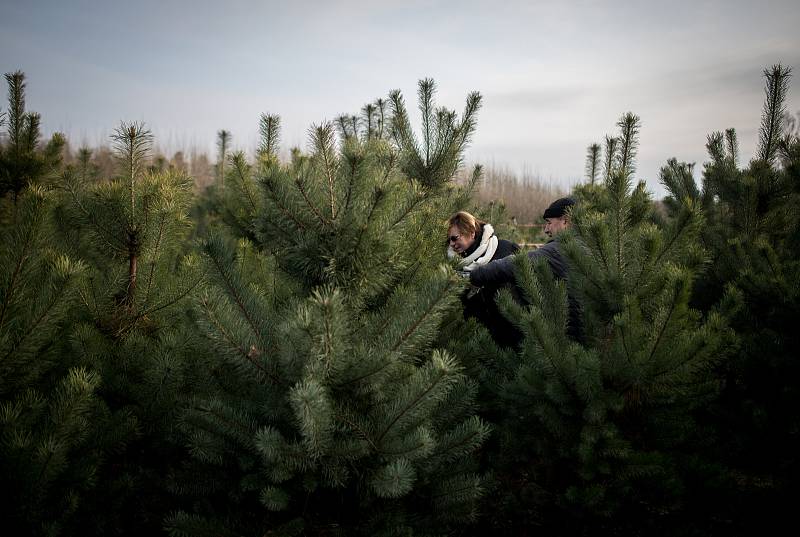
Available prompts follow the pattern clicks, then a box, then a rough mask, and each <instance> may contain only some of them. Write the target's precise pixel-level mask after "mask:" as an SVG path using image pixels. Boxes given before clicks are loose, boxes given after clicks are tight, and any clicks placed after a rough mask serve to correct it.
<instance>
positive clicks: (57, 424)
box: [0, 73, 133, 535]
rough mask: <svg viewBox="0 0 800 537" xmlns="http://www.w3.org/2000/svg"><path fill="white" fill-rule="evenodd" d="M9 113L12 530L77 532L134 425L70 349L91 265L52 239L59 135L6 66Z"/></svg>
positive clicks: (1, 219) (5, 149)
mask: <svg viewBox="0 0 800 537" xmlns="http://www.w3.org/2000/svg"><path fill="white" fill-rule="evenodd" d="M6 78H7V80H8V81H9V88H10V94H11V101H12V107H11V108H12V113H11V116H12V122H11V123H10V124H9V128H10V131H11V132H10V133H9V136H8V138H7V140H6V142H5V143H3V144H2V145H0V156H2V161H1V162H0V166H2V176H3V178H4V183H3V184H4V187H3V188H7V190H4V192H3V193H4V194H6V193H7V192H10V193H11V196H7V195H6V196H3V197H0V231H2V232H1V233H0V474H1V475H2V476H3V488H4V494H3V500H2V501H0V513H2V515H3V521H4V528H5V531H6V532H10V534H14V535H59V534H74V533H75V531H76V530H77V528H80V526H81V521H85V520H86V516H87V513H88V514H91V505H92V504H91V499H92V498H93V497H94V495H95V494H96V492H97V488H98V474H99V473H100V471H101V469H102V467H103V463H104V460H105V458H106V456H107V455H108V453H109V452H111V451H112V450H114V449H119V448H120V447H121V446H122V445H123V444H124V442H125V440H126V439H127V436H128V435H129V434H130V433H131V432H132V426H133V423H132V421H131V420H130V419H128V418H127V416H125V415H123V414H112V412H111V411H110V410H109V408H108V407H107V406H106V405H105V404H104V402H103V400H102V398H101V397H100V395H99V391H100V386H101V383H102V379H101V376H100V374H99V372H98V371H97V370H96V369H95V368H93V367H92V364H90V363H87V362H85V361H83V360H81V359H80V357H78V356H76V355H75V354H73V353H72V352H70V351H71V349H70V345H69V340H70V330H71V322H70V321H71V319H70V316H71V312H72V311H73V310H74V308H75V307H76V305H77V302H78V297H79V292H80V286H81V285H82V284H83V283H84V281H85V277H86V275H87V272H88V267H87V266H86V264H85V263H83V262H81V261H78V260H77V259H75V258H74V257H71V256H69V255H67V254H66V253H65V251H64V249H63V248H62V245H61V244H60V243H59V242H58V241H57V240H56V233H55V231H56V227H55V226H54V224H55V221H54V214H55V205H56V203H57V201H58V196H57V195H56V193H54V192H53V190H51V189H50V188H48V186H47V183H48V182H49V175H50V174H51V173H52V171H53V170H52V167H53V166H56V165H57V163H58V162H59V159H58V158H57V157H58V153H59V151H57V148H58V147H60V145H61V144H60V141H59V139H58V137H54V141H53V142H51V143H50V144H49V145H48V147H47V148H46V149H45V150H44V151H40V150H39V149H38V147H37V141H38V127H37V126H38V116H34V115H30V114H26V113H25V112H24V92H23V90H24V84H23V80H24V77H23V75H22V73H15V74H14V75H7V76H6Z"/></svg>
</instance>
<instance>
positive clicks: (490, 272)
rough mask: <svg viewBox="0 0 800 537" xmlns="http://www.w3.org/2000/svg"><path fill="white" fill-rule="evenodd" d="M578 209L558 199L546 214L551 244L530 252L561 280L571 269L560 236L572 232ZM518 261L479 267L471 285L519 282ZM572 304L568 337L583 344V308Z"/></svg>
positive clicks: (572, 202)
mask: <svg viewBox="0 0 800 537" xmlns="http://www.w3.org/2000/svg"><path fill="white" fill-rule="evenodd" d="M574 205H575V200H573V199H572V198H561V199H557V200H556V201H554V202H553V203H551V204H550V206H549V207H548V208H547V209H546V210H545V212H544V215H543V217H544V221H545V226H544V232H545V234H546V235H547V236H548V237H550V240H549V241H548V242H547V244H545V245H544V246H542V247H541V248H537V249H535V250H531V251H530V252H528V259H530V260H531V261H535V260H537V259H539V258H545V259H547V263H548V264H549V265H550V270H551V271H552V272H553V276H555V277H556V278H557V279H560V280H566V279H567V276H568V273H569V267H568V265H567V261H566V260H565V259H564V257H563V256H562V255H561V245H560V243H559V241H558V235H559V233H561V232H562V231H564V230H566V229H569V226H570V209H571V208H572V207H573V206H574ZM514 270H515V267H514V258H513V257H506V258H504V259H500V260H497V261H492V262H490V263H488V264H486V265H484V266H482V267H478V268H476V269H474V270H473V271H471V272H470V273H469V281H470V283H471V284H472V285H475V286H478V287H483V286H485V285H492V286H500V285H503V284H505V283H510V282H514V281H516V277H515V274H514ZM568 300H569V321H568V326H567V335H568V336H569V337H570V338H572V339H574V340H576V341H581V340H582V336H583V334H582V332H583V330H582V328H583V326H582V322H581V318H580V307H579V304H578V302H577V301H576V300H575V298H574V297H573V296H571V295H568Z"/></svg>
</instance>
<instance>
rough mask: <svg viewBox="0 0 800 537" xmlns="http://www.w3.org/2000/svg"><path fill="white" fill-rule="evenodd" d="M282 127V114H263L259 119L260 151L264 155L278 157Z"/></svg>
mask: <svg viewBox="0 0 800 537" xmlns="http://www.w3.org/2000/svg"><path fill="white" fill-rule="evenodd" d="M280 127H281V118H280V116H277V115H272V114H261V119H260V121H259V132H260V133H261V144H260V145H259V152H260V153H261V154H262V155H266V156H268V157H272V158H277V156H278V143H279V141H280Z"/></svg>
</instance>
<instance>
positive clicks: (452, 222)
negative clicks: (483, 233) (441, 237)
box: [447, 211, 486, 235]
mask: <svg viewBox="0 0 800 537" xmlns="http://www.w3.org/2000/svg"><path fill="white" fill-rule="evenodd" d="M484 224H486V222H484V221H483V220H481V219H480V218H475V217H474V216H472V215H471V214H469V213H468V212H467V211H458V212H457V213H456V214H454V215H453V216H451V217H450V218H449V219H448V220H447V229H450V228H451V227H453V226H456V227H457V228H458V230H459V231H460V232H461V233H463V234H464V235H470V234H473V233H474V234H475V235H477V234H478V230H479V229H482V228H483V225H484Z"/></svg>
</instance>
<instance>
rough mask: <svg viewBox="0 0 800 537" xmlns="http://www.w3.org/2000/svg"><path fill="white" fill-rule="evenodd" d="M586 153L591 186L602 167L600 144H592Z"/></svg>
mask: <svg viewBox="0 0 800 537" xmlns="http://www.w3.org/2000/svg"><path fill="white" fill-rule="evenodd" d="M586 153H587V154H586V178H587V179H589V184H590V185H593V184H594V182H595V180H596V179H597V172H598V171H599V167H600V155H601V148H600V144H591V145H590V146H589V147H588V148H587V149H586Z"/></svg>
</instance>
